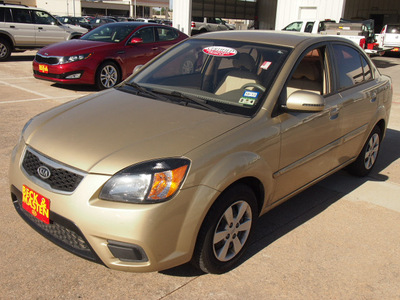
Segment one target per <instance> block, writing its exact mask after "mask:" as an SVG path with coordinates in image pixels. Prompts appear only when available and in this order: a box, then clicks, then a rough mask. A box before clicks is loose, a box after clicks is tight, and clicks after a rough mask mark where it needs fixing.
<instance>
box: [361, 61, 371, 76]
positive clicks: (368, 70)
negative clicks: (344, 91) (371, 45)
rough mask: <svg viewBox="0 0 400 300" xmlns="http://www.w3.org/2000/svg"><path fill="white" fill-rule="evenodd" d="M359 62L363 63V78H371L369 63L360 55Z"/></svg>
mask: <svg viewBox="0 0 400 300" xmlns="http://www.w3.org/2000/svg"><path fill="white" fill-rule="evenodd" d="M361 63H362V65H363V69H364V79H365V80H370V79H372V71H371V68H370V66H369V64H368V63H367V60H366V59H365V58H364V57H362V56H361Z"/></svg>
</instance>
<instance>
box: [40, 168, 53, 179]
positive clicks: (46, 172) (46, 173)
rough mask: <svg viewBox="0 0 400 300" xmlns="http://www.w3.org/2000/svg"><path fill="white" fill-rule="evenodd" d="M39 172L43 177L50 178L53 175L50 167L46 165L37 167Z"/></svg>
mask: <svg viewBox="0 0 400 300" xmlns="http://www.w3.org/2000/svg"><path fill="white" fill-rule="evenodd" d="M37 173H38V174H39V176H40V178H42V179H48V178H49V177H50V176H51V172H50V169H49V168H48V167H46V166H40V167H39V168H37Z"/></svg>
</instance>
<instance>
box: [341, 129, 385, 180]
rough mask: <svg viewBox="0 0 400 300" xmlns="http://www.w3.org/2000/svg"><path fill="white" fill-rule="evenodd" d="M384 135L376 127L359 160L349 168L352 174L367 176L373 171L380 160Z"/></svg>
mask: <svg viewBox="0 0 400 300" xmlns="http://www.w3.org/2000/svg"><path fill="white" fill-rule="evenodd" d="M381 139H382V133H381V130H380V128H379V127H375V128H374V129H373V130H372V132H371V134H370V135H369V137H368V139H367V142H366V143H365V145H364V147H363V149H362V150H361V153H360V154H359V155H358V157H357V159H356V160H355V161H354V162H353V163H352V164H351V165H349V167H348V170H349V172H350V173H351V174H353V175H356V176H366V175H368V173H369V172H370V171H371V170H372V168H373V167H374V165H375V162H376V159H377V158H378V154H379V149H380V145H381Z"/></svg>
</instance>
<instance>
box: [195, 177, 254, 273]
mask: <svg viewBox="0 0 400 300" xmlns="http://www.w3.org/2000/svg"><path fill="white" fill-rule="evenodd" d="M257 217H258V210H257V202H256V197H255V195H254V193H253V191H252V190H251V189H250V188H249V187H248V186H246V185H243V184H240V185H236V186H233V187H231V188H229V189H228V190H227V191H226V192H224V193H223V194H222V195H221V197H220V198H219V199H218V200H217V202H216V203H215V204H214V205H213V207H212V208H211V209H210V211H209V213H208V214H207V217H206V218H205V220H204V222H203V225H202V228H201V230H200V232H199V236H198V239H197V244H196V249H195V252H194V255H193V259H192V263H193V264H194V265H195V266H196V267H197V268H199V269H201V270H202V271H204V272H206V273H215V274H220V273H224V272H227V271H229V270H230V269H232V268H233V267H235V266H236V264H237V263H238V262H239V260H240V258H241V257H242V255H243V253H244V252H245V250H246V248H247V247H248V244H249V238H250V236H251V234H252V232H253V229H254V227H255V221H256V219H257Z"/></svg>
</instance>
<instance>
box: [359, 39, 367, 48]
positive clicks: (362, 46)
mask: <svg viewBox="0 0 400 300" xmlns="http://www.w3.org/2000/svg"><path fill="white" fill-rule="evenodd" d="M365 43H366V40H365V38H363V39H361V40H360V47H361V48H363V49H365Z"/></svg>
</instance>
